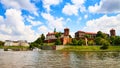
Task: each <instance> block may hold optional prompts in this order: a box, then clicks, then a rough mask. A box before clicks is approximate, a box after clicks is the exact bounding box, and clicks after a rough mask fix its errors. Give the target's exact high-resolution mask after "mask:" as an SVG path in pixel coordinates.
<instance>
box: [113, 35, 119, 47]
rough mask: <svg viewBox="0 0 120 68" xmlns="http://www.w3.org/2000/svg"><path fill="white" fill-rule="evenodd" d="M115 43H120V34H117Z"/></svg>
mask: <svg viewBox="0 0 120 68" xmlns="http://www.w3.org/2000/svg"><path fill="white" fill-rule="evenodd" d="M114 44H115V45H120V36H116V37H115V39H114Z"/></svg>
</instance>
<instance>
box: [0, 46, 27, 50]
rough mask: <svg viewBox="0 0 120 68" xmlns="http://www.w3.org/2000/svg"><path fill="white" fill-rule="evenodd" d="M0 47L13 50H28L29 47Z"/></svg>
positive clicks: (0, 47)
mask: <svg viewBox="0 0 120 68" xmlns="http://www.w3.org/2000/svg"><path fill="white" fill-rule="evenodd" d="M0 49H12V50H15V51H19V50H21V51H22V50H23V51H25V50H29V47H28V46H0Z"/></svg>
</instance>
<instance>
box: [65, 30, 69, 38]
mask: <svg viewBox="0 0 120 68" xmlns="http://www.w3.org/2000/svg"><path fill="white" fill-rule="evenodd" d="M64 36H69V29H68V28H65V29H64Z"/></svg>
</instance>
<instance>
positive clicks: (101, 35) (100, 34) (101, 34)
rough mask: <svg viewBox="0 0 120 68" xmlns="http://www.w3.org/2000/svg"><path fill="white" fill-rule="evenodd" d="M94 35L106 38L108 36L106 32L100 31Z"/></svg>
mask: <svg viewBox="0 0 120 68" xmlns="http://www.w3.org/2000/svg"><path fill="white" fill-rule="evenodd" d="M96 37H101V38H104V39H107V38H108V36H107V34H105V33H102V32H101V31H98V32H97V35H96Z"/></svg>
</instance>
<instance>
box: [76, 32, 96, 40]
mask: <svg viewBox="0 0 120 68" xmlns="http://www.w3.org/2000/svg"><path fill="white" fill-rule="evenodd" d="M85 35H88V36H89V39H94V38H95V37H96V35H97V33H93V32H84V31H77V32H76V33H75V38H76V39H84V38H85Z"/></svg>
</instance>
